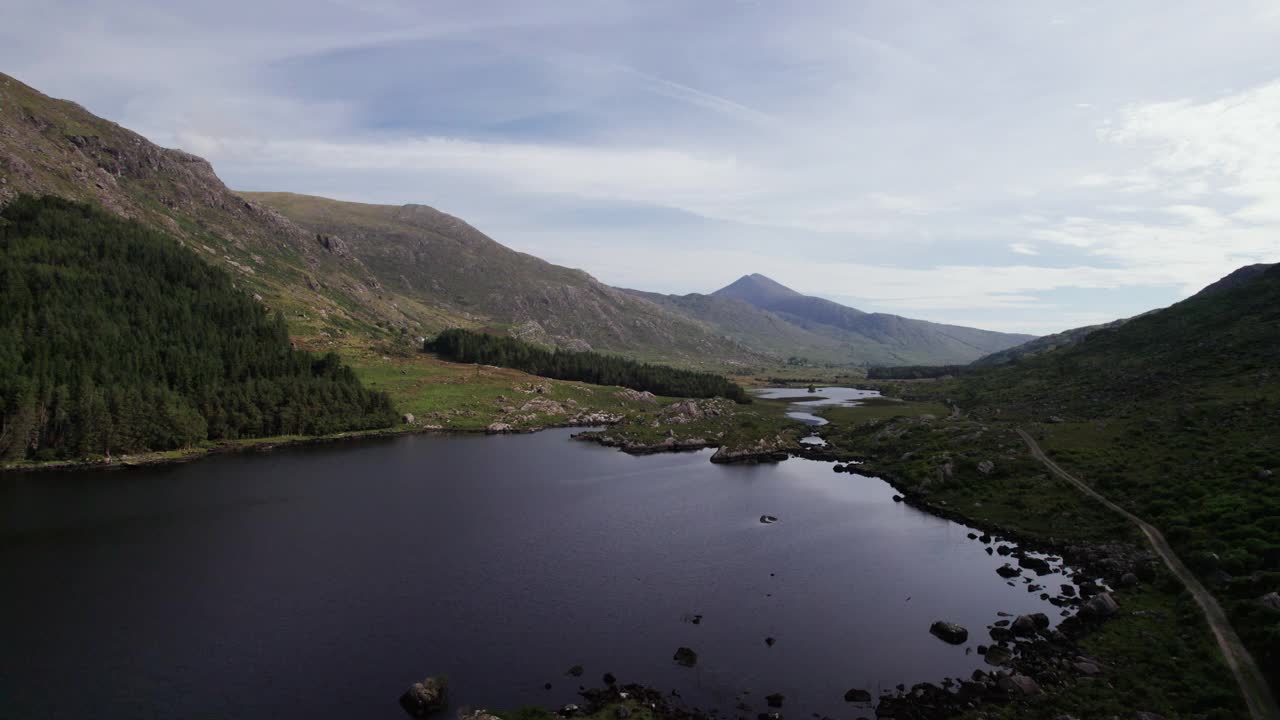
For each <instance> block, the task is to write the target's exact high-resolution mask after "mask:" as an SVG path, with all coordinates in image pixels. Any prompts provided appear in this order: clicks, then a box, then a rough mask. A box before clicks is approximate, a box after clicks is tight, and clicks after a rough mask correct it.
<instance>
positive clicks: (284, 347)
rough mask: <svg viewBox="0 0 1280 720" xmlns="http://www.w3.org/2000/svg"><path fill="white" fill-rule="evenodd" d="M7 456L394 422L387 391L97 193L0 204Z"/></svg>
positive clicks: (0, 380) (1, 444)
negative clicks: (305, 347)
mask: <svg viewBox="0 0 1280 720" xmlns="http://www.w3.org/2000/svg"><path fill="white" fill-rule="evenodd" d="M0 307H3V308H4V310H5V312H4V313H3V315H0V458H3V459H19V458H33V459H40V460H49V459H64V458H82V457H85V456H89V455H108V456H109V455H111V454H113V453H117V454H118V453H133V452H143V451H151V450H169V449H176V448H182V447H188V446H191V445H194V444H197V443H200V442H202V441H205V440H223V439H237V438H251V437H266V436H273V435H285V434H306V435H315V434H325V433H331V432H338V431H345V430H356V429H370V428H378V427H387V426H390V425H392V424H393V423H394V422H395V420H396V413H395V410H394V408H393V407H392V404H391V401H390V399H389V398H388V397H387V396H386V395H385V394H384V393H381V392H375V391H372V390H369V389H366V388H364V387H362V386H361V384H360V381H359V380H358V379H357V378H356V376H355V374H354V373H353V372H352V370H351V369H350V368H348V367H346V366H345V365H343V364H342V363H341V362H340V361H339V359H338V357H337V356H336V355H334V354H332V353H330V354H328V355H324V356H316V355H313V354H311V353H307V352H302V351H299V350H295V349H293V348H292V346H291V344H290V341H289V335H288V331H287V329H286V327H285V323H284V319H283V317H282V316H280V315H279V314H278V313H277V314H275V315H274V316H273V315H270V314H268V313H267V311H266V310H264V309H263V308H262V306H261V305H259V304H258V303H257V302H255V301H254V300H253V299H252V298H250V297H249V296H248V295H246V294H245V293H244V292H242V291H240V290H238V289H237V288H236V287H235V286H234V284H233V282H232V278H231V277H230V275H228V274H227V273H226V272H224V271H222V270H220V269H217V268H214V267H211V266H210V265H208V264H207V263H206V262H205V261H203V260H202V259H201V258H200V257H198V256H197V255H196V254H195V253H194V252H193V251H191V250H189V249H187V248H185V247H183V246H182V245H181V244H180V243H179V242H178V241H176V240H175V239H174V238H172V237H170V236H168V235H165V234H163V233H160V232H157V231H155V230H151V229H149V228H147V227H145V226H143V225H141V224H139V223H136V222H133V221H126V220H121V219H119V218H117V217H115V216H112V215H109V214H108V213H106V212H104V211H102V210H99V209H96V208H94V207H92V206H89V205H85V204H81V203H75V202H70V201H67V200H62V199H59V198H53V197H43V198H34V197H30V196H23V197H19V198H17V199H15V200H14V201H13V202H11V203H10V204H9V205H8V206H6V207H5V208H4V210H3V211H2V212H0Z"/></svg>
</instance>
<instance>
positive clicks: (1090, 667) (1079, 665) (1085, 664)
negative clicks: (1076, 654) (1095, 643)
mask: <svg viewBox="0 0 1280 720" xmlns="http://www.w3.org/2000/svg"><path fill="white" fill-rule="evenodd" d="M1071 667H1073V668H1075V670H1076V672H1078V673H1080V674H1081V675H1089V676H1093V675H1097V674H1099V673H1101V672H1102V668H1100V667H1098V666H1097V665H1095V664H1094V663H1091V662H1089V661H1087V660H1080V661H1078V662H1074V663H1072V664H1071Z"/></svg>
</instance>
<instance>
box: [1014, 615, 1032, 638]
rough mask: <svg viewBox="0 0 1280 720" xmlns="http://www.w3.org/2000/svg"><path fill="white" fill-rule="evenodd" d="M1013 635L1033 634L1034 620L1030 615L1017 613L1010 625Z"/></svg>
mask: <svg viewBox="0 0 1280 720" xmlns="http://www.w3.org/2000/svg"><path fill="white" fill-rule="evenodd" d="M1011 629H1012V630H1013V634H1014V635H1035V634H1036V621H1035V620H1034V619H1033V618H1032V617H1031V616H1030V615H1019V616H1018V617H1016V618H1014V620H1013V625H1012V626H1011Z"/></svg>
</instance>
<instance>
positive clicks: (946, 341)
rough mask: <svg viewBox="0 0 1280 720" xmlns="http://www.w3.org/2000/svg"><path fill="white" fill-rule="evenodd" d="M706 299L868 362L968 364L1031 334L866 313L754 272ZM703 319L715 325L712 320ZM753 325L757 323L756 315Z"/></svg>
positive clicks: (825, 348)
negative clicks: (767, 318) (760, 315)
mask: <svg viewBox="0 0 1280 720" xmlns="http://www.w3.org/2000/svg"><path fill="white" fill-rule="evenodd" d="M691 297H694V296H684V303H685V304H686V305H687V304H690V303H689V300H688V299H689V298H691ZM710 298H712V301H711V304H714V302H715V301H716V300H719V301H722V302H723V301H729V302H734V303H742V304H746V305H749V306H751V307H752V308H754V309H756V310H757V311H760V312H764V313H768V314H770V315H772V316H774V317H776V318H777V319H778V320H781V321H782V322H785V323H787V324H788V325H790V326H791V329H790V332H791V333H792V334H799V333H803V334H804V335H805V336H806V337H807V338H808V339H809V340H810V342H811V343H816V344H818V345H821V346H822V351H823V355H824V356H829V355H830V354H831V353H835V354H836V355H842V356H843V359H844V361H845V362H854V363H862V364H869V365H912V364H921V365H930V364H937V365H946V364H958V363H967V362H972V361H973V360H976V359H978V358H980V357H983V356H985V355H988V354H990V353H993V352H997V351H1000V350H1004V349H1006V348H1009V347H1013V346H1016V345H1019V344H1021V343H1023V342H1026V341H1027V340H1030V339H1031V338H1032V336H1030V335H1018V334H1012V333H1001V332H993V331H990V330H979V329H976V328H969V327H962V326H959V325H944V324H941V323H933V322H928V321H925V320H914V319H911V318H905V317H901V316H899V315H890V314H886V313H868V312H864V311H862V310H858V309H856V308H851V307H848V306H846V305H841V304H839V303H836V302H832V301H830V300H827V299H824V298H820V297H813V296H810V295H804V294H802V293H799V292H797V291H795V290H792V289H791V288H789V287H787V286H785V285H783V284H781V283H779V282H777V281H775V280H772V279H770V278H768V277H766V276H764V275H760V274H758V273H757V274H752V275H745V276H743V277H741V278H739V279H738V280H736V281H734V282H733V283H732V284H730V285H727V286H725V287H723V288H721V289H719V290H717V291H715V292H713V293H712V294H711V295H710ZM704 304H705V303H704ZM742 313H743V311H742V309H741V308H739V314H742ZM721 314H722V315H723V314H724V312H723V309H722V311H721ZM703 319H704V320H708V321H711V322H713V323H714V319H713V318H710V317H704V318H703ZM756 324H761V323H760V322H759V321H758V319H757V323H756ZM722 329H724V330H725V331H726V333H727V334H729V335H732V336H735V337H738V339H739V340H742V341H743V342H744V343H745V344H747V345H749V346H754V345H755V344H756V343H753V342H751V341H750V340H749V339H748V338H745V337H742V336H740V334H735V333H734V332H733V330H732V328H722ZM797 331H798V332H797ZM824 341H825V342H824ZM832 344H834V347H833V346H832Z"/></svg>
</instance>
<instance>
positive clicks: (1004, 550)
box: [996, 545, 1013, 556]
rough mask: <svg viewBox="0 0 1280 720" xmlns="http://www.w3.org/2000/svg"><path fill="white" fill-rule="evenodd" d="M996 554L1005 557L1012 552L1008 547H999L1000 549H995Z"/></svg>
mask: <svg viewBox="0 0 1280 720" xmlns="http://www.w3.org/2000/svg"><path fill="white" fill-rule="evenodd" d="M996 552H998V553H1000V555H1001V556H1005V555H1008V554H1009V553H1011V552H1013V548H1011V547H1009V546H1008V545H1001V546H1000V547H998V548H996Z"/></svg>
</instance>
